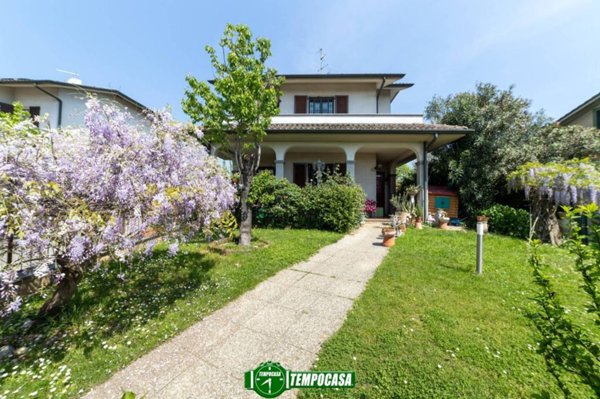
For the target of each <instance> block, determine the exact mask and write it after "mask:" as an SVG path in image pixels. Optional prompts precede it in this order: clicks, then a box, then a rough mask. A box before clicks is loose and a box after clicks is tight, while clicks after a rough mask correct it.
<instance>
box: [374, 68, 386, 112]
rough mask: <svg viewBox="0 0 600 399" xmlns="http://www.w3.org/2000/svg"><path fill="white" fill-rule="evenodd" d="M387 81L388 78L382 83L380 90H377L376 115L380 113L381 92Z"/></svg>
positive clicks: (384, 78)
mask: <svg viewBox="0 0 600 399" xmlns="http://www.w3.org/2000/svg"><path fill="white" fill-rule="evenodd" d="M386 80H387V78H386V77H385V76H384V77H383V80H382V81H381V86H379V89H378V90H377V96H376V98H375V113H376V114H378V113H379V95H380V94H381V90H383V87H384V86H385V81H386Z"/></svg>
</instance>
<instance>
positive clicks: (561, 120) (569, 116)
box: [558, 93, 600, 123]
mask: <svg viewBox="0 0 600 399" xmlns="http://www.w3.org/2000/svg"><path fill="white" fill-rule="evenodd" d="M597 101H600V93H598V94H596V95H594V96H592V97H590V98H589V99H587V100H586V101H584V102H583V103H581V104H580V105H578V106H577V107H575V108H574V109H573V110H571V111H569V112H568V113H566V114H565V115H563V116H562V117H560V118H559V119H558V123H565V122H568V121H569V120H570V119H573V118H574V117H575V116H577V114H579V113H581V112H584V111H587V108H588V107H590V106H592V105H593V104H594V103H595V102H597Z"/></svg>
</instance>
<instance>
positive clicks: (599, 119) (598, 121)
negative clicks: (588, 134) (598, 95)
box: [596, 109, 600, 129]
mask: <svg viewBox="0 0 600 399" xmlns="http://www.w3.org/2000/svg"><path fill="white" fill-rule="evenodd" d="M596 128H597V129H600V109H599V110H597V111H596Z"/></svg>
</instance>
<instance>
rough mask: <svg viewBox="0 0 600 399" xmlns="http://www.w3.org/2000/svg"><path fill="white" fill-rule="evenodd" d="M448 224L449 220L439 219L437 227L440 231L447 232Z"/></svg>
mask: <svg viewBox="0 0 600 399" xmlns="http://www.w3.org/2000/svg"><path fill="white" fill-rule="evenodd" d="M448 222H450V218H440V220H439V226H440V229H442V230H448Z"/></svg>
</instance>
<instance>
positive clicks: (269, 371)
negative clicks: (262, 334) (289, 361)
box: [244, 362, 355, 398]
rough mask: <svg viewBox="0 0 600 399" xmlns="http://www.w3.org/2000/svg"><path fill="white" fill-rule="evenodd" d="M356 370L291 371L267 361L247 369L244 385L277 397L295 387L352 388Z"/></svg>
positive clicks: (264, 395)
mask: <svg viewBox="0 0 600 399" xmlns="http://www.w3.org/2000/svg"><path fill="white" fill-rule="evenodd" d="M354 383H355V376H354V371H291V370H286V369H285V368H283V367H282V366H281V364H279V363H275V362H265V363H262V364H261V365H260V366H258V367H257V368H255V369H254V370H249V371H246V373H245V375H244V386H245V387H246V389H250V390H253V391H254V392H256V393H257V394H259V395H260V396H262V397H263V398H276V397H277V396H279V395H281V394H282V393H283V392H285V391H286V390H288V389H293V388H352V387H354Z"/></svg>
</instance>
